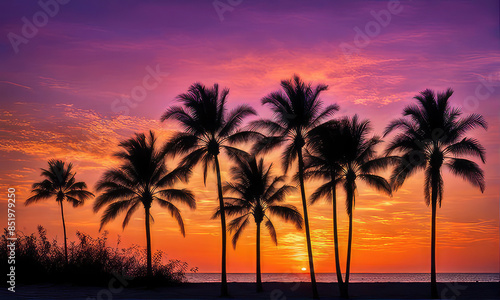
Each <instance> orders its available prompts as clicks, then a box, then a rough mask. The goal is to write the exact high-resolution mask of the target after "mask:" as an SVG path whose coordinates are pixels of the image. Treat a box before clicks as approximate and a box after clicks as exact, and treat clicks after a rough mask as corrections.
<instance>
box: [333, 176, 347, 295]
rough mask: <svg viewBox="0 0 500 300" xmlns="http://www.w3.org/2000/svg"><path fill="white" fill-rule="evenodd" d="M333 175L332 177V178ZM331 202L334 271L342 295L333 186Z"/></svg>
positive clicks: (335, 192)
mask: <svg viewBox="0 0 500 300" xmlns="http://www.w3.org/2000/svg"><path fill="white" fill-rule="evenodd" d="M333 179H335V177H332V180H333ZM332 203H333V244H334V246H335V271H336V273H337V282H338V286H339V291H340V296H341V297H345V295H344V282H343V281H342V271H341V270H340V257H339V236H338V228H337V190H336V188H335V186H334V187H333V188H332Z"/></svg>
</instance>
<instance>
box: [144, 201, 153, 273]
mask: <svg viewBox="0 0 500 300" xmlns="http://www.w3.org/2000/svg"><path fill="white" fill-rule="evenodd" d="M145 209H146V252H147V254H146V263H147V276H148V277H150V278H151V277H153V268H152V264H151V229H150V227H149V207H146V208H145Z"/></svg>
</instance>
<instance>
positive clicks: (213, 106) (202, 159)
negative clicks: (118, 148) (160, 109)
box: [161, 83, 258, 297]
mask: <svg viewBox="0 0 500 300" xmlns="http://www.w3.org/2000/svg"><path fill="white" fill-rule="evenodd" d="M228 93H229V90H228V89H223V90H222V91H220V92H219V85H218V84H214V86H213V87H211V88H210V87H205V86H204V85H202V84H200V83H195V84H193V85H192V86H191V87H190V88H189V90H188V92H187V93H184V94H180V95H179V96H177V100H178V101H180V102H181V103H182V104H183V106H173V107H170V108H169V109H167V111H166V112H165V113H164V114H163V115H162V117H161V121H166V120H168V119H174V120H176V121H177V122H179V123H180V125H181V127H182V128H183V130H184V131H183V132H177V133H175V134H174V136H173V137H172V138H171V139H170V141H169V142H168V143H167V144H166V151H167V153H168V154H169V155H172V156H176V155H178V154H186V155H185V156H184V157H183V159H182V162H181V165H182V166H183V168H187V169H191V168H193V167H194V166H195V165H197V164H198V163H202V165H203V180H204V182H205V184H206V180H207V172H208V167H209V166H213V167H215V172H216V175H217V192H218V198H219V209H220V210H221V211H222V214H221V227H222V270H221V282H222V284H221V296H223V297H227V296H228V295H229V294H228V290H227V274H226V219H225V213H224V199H223V192H222V180H221V171H220V164H219V155H220V151H221V150H224V151H225V152H226V153H227V154H228V155H233V154H234V153H235V152H238V151H239V150H237V149H236V148H234V147H232V146H230V145H231V144H232V143H235V142H241V141H247V140H248V139H249V138H251V137H256V136H258V134H257V133H255V132H251V131H238V129H239V127H240V125H241V123H242V121H243V120H244V119H245V118H246V117H248V116H250V115H255V114H256V113H255V111H254V110H253V109H252V108H251V107H250V106H247V105H240V106H238V107H236V108H235V109H234V110H232V111H230V112H229V113H227V111H226V110H227V108H226V101H227V96H228Z"/></svg>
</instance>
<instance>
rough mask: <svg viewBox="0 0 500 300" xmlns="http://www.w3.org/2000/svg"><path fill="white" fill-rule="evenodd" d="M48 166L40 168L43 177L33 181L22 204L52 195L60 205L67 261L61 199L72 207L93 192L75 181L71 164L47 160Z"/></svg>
mask: <svg viewBox="0 0 500 300" xmlns="http://www.w3.org/2000/svg"><path fill="white" fill-rule="evenodd" d="M48 163H49V168H48V169H42V174H41V175H42V177H45V179H44V180H43V181H41V182H37V183H34V184H33V186H32V190H31V193H32V194H34V195H33V196H31V197H29V198H28V199H27V200H26V202H24V205H30V204H32V203H35V202H38V201H40V200H46V199H49V198H52V197H54V198H55V199H56V201H57V202H58V203H59V206H60V207H61V218H62V224H63V232H64V258H65V260H66V264H67V263H68V245H67V238H66V224H65V222H64V210H63V201H65V200H66V201H68V202H69V203H71V205H73V207H78V206H82V205H83V204H84V202H85V200H87V199H90V198H91V197H94V194H92V193H91V192H89V191H87V184H86V183H85V182H82V181H81V182H76V179H75V175H76V173H75V172H73V164H72V163H69V164H67V165H66V163H65V162H63V161H61V160H54V159H51V160H49V162H48Z"/></svg>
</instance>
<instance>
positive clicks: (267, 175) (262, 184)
mask: <svg viewBox="0 0 500 300" xmlns="http://www.w3.org/2000/svg"><path fill="white" fill-rule="evenodd" d="M271 167H272V164H271V165H269V166H268V167H266V166H265V165H264V159H262V158H261V159H259V161H258V162H257V159H256V158H255V156H247V157H244V158H241V157H240V158H237V159H236V166H234V167H232V168H231V171H230V172H231V175H232V178H233V182H228V183H226V184H225V185H224V192H229V193H230V194H231V195H233V197H225V198H224V199H225V200H226V201H227V202H225V206H224V209H225V213H226V215H228V216H238V217H237V218H235V219H233V220H232V221H231V222H230V223H229V231H231V232H234V235H233V240H232V242H233V247H234V248H236V243H237V242H238V239H239V237H240V236H241V233H242V232H243V230H244V229H245V228H246V227H247V226H248V225H249V224H250V219H251V218H253V221H255V224H256V225H257V235H256V253H257V260H256V261H257V262H256V277H257V292H262V291H263V288H262V278H261V267H260V266H261V265H260V229H261V224H262V222H263V221H265V222H264V225H265V226H266V228H267V229H268V231H269V234H270V235H271V239H272V240H273V242H274V243H275V244H276V245H278V238H277V236H276V230H275V228H274V225H273V223H272V221H271V219H270V216H275V217H279V218H281V219H282V220H284V221H286V222H288V221H290V222H292V223H293V224H294V225H295V226H296V227H297V228H298V229H302V222H303V219H302V216H301V215H300V213H299V212H298V211H297V208H296V207H295V206H293V205H288V204H282V203H283V201H285V197H286V196H287V195H288V194H289V193H290V192H292V191H293V190H294V189H295V188H294V187H293V186H290V185H285V184H283V182H284V180H285V176H279V177H273V176H272V175H271ZM219 216H220V210H218V211H217V212H216V213H215V214H214V216H213V218H217V217H219Z"/></svg>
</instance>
